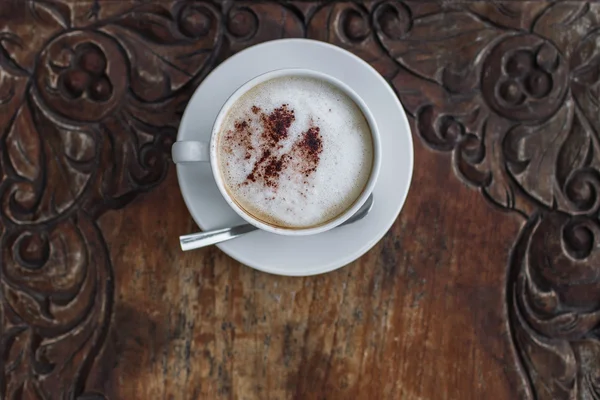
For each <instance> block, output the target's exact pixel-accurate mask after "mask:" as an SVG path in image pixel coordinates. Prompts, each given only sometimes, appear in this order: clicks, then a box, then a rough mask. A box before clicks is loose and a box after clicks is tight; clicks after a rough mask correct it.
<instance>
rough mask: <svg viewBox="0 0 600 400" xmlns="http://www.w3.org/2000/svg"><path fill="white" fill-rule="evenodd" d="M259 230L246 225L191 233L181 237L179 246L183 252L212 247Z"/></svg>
mask: <svg viewBox="0 0 600 400" xmlns="http://www.w3.org/2000/svg"><path fill="white" fill-rule="evenodd" d="M257 229H258V228H257V227H255V226H254V225H250V224H246V225H238V226H234V227H232V228H223V229H217V230H214V231H208V232H199V233H190V234H189V235H183V236H179V244H180V245H181V250H183V251H186V250H193V249H199V248H200V247H205V246H210V245H212V244H217V243H221V242H225V241H227V240H231V239H234V238H236V237H238V236H241V235H243V234H245V233H248V232H252V231H255V230H257Z"/></svg>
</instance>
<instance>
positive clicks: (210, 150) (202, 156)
mask: <svg viewBox="0 0 600 400" xmlns="http://www.w3.org/2000/svg"><path fill="white" fill-rule="evenodd" d="M286 76H289V77H307V78H315V79H320V80H322V81H325V82H328V83H329V84H331V85H333V86H335V87H337V88H338V89H340V90H341V91H342V92H344V93H345V94H346V95H347V96H349V97H350V98H351V99H352V100H353V101H354V102H355V103H356V105H358V107H359V108H360V110H361V111H362V113H363V115H364V116H365V119H366V120H367V123H368V124H369V128H370V129H371V135H372V137H373V166H372V168H371V175H370V176H369V180H368V181H367V184H366V186H365V188H364V190H363V191H362V193H361V194H360V196H359V197H358V198H357V199H356V201H355V202H354V204H352V206H351V207H349V208H348V209H347V210H345V211H344V212H343V213H341V214H340V215H338V216H337V217H335V218H333V219H331V220H329V221H327V222H326V223H324V224H322V225H318V226H314V227H310V228H284V227H280V226H274V225H271V224H268V223H265V222H264V221H261V220H259V219H257V218H255V217H254V216H253V215H252V214H249V213H248V212H246V211H245V210H244V209H242V208H241V207H239V206H238V205H237V203H236V202H235V201H234V200H233V199H232V198H231V196H230V195H229V193H228V192H227V190H226V189H225V184H224V182H223V177H222V176H221V172H220V170H219V169H220V167H219V162H218V160H217V157H218V156H217V153H218V151H217V149H218V146H217V144H218V139H219V132H220V131H221V124H222V123H223V120H224V119H225V117H226V116H227V113H228V112H229V109H230V108H231V106H233V105H234V104H235V102H236V101H237V100H238V99H239V98H240V97H241V96H242V95H243V94H244V93H246V92H247V91H248V90H250V89H252V88H253V87H255V86H257V85H259V84H261V83H263V82H266V81H268V80H271V79H274V78H281V77H286ZM171 154H172V156H173V161H174V162H175V163H195V162H210V165H211V168H212V173H213V176H214V178H215V182H216V183H217V187H218V188H219V191H220V192H221V195H222V196H223V198H224V199H225V201H226V202H227V204H229V206H230V207H231V208H232V209H233V210H234V211H235V212H236V213H237V214H238V215H239V216H240V217H242V218H243V219H245V220H246V221H247V222H248V223H250V224H252V225H254V226H256V227H257V228H259V229H262V230H265V231H268V232H272V233H276V234H279V235H289V236H298V235H313V234H317V233H321V232H325V231H328V230H330V229H333V228H335V227H336V226H338V225H340V224H342V223H343V222H344V221H346V220H347V219H348V218H350V217H351V216H352V215H354V214H355V213H356V212H357V211H358V209H359V208H360V207H361V206H362V205H363V204H364V203H365V201H366V200H367V198H368V197H369V195H370V194H371V192H372V191H373V188H374V187H375V183H376V182H377V177H378V175H379V169H380V166H381V141H380V138H379V131H378V129H377V124H376V123H375V119H374V118H373V115H372V114H371V112H370V111H369V108H368V107H367V105H366V104H365V102H364V101H363V100H362V99H361V98H360V97H359V96H358V95H357V94H356V93H355V92H354V91H353V90H352V89H350V87H348V86H347V85H346V84H344V83H342V82H340V81H339V80H337V79H335V78H333V77H331V76H329V75H326V74H323V73H321V72H316V71H312V70H308V69H295V68H290V69H279V70H276V71H271V72H267V73H265V74H262V75H259V76H257V77H255V78H253V79H251V80H250V81H248V82H246V83H245V84H244V85H242V86H241V87H240V88H239V89H237V90H236V91H235V92H234V93H233V94H232V95H231V96H230V97H229V99H227V101H226V102H225V104H224V105H223V107H221V111H219V114H218V115H217V118H216V119H215V122H214V123H213V127H212V134H211V139H210V142H208V143H207V142H200V141H189V140H185V141H177V142H175V143H174V144H173V147H172V149H171Z"/></svg>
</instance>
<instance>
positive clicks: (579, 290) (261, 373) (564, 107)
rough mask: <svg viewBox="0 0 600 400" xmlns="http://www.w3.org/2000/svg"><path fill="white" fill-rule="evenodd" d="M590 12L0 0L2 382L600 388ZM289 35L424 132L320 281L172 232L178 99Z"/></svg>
mask: <svg viewBox="0 0 600 400" xmlns="http://www.w3.org/2000/svg"><path fill="white" fill-rule="evenodd" d="M599 28H600V4H598V3H593V2H583V1H566V2H557V3H554V2H545V1H535V2H533V1H531V2H508V1H507V2H443V3H434V2H416V1H413V2H411V1H406V2H402V1H394V0H386V1H366V2H358V3H357V2H339V1H326V2H317V1H314V2H311V1H261V2H249V1H171V0H165V1H134V0H125V1H120V2H117V1H94V0H89V1H87V0H84V1H81V0H79V1H66V0H62V1H42V0H39V1H28V2H21V1H16V0H15V1H12V0H7V1H4V2H1V3H0V109H1V111H0V129H1V130H0V132H1V135H2V141H1V142H0V146H1V147H0V155H1V158H0V172H1V173H0V179H1V180H0V199H1V204H0V218H1V219H0V235H1V237H0V240H1V247H0V251H1V253H0V263H1V264H0V267H1V268H0V288H1V289H0V291H1V292H0V294H1V297H0V313H1V314H0V316H1V319H0V321H1V323H0V354H1V357H0V370H1V371H2V374H0V398H2V399H4V398H6V399H55V398H56V399H62V398H68V399H87V400H89V399H94V400H98V399H131V398H136V399H137V398H139V399H162V398H165V399H354V398H357V399H362V398H376V399H411V400H412V399H427V400H429V399H436V400H437V399H461V400H462V399H481V398H494V399H514V398H523V399H541V400H545V399H569V400H571V399H595V398H600V368H599V367H598V365H599V361H598V360H599V358H598V357H599V356H600V352H599V350H598V349H599V341H598V328H597V326H598V322H599V318H600V317H599V316H600V311H599V309H600V308H599V307H600V302H599V300H598V299H599V298H600V297H599V296H600V287H599V286H598V272H597V263H598V261H597V259H598V255H597V254H596V253H597V251H596V250H597V248H598V240H599V237H600V236H599V235H600V224H599V221H598V218H599V209H600V161H599V160H600V158H599V157H598V151H599V150H600V143H599V141H598V140H599V139H598V138H599V137H600V106H599V104H600V101H599V99H600V45H599V43H600V40H599V37H600V36H599V32H600V29H599ZM282 37H309V38H313V39H317V40H323V41H328V42H330V43H334V44H336V45H338V46H341V47H343V48H346V49H348V50H349V51H351V52H353V53H355V54H357V55H358V56H360V57H362V58H363V59H364V60H366V61H367V62H369V63H370V64H371V65H373V66H374V67H375V68H376V69H377V70H378V71H379V72H380V73H381V74H382V75H383V76H384V77H385V78H386V79H387V80H388V81H389V82H390V84H391V85H392V86H393V88H394V89H395V91H396V93H397V94H398V96H399V98H400V99H401V101H402V103H403V106H404V108H405V110H406V112H407V114H408V115H409V117H410V120H411V127H412V131H413V134H414V136H415V138H418V140H416V141H415V174H414V178H413V184H412V187H411V192H410V195H409V198H408V200H407V203H406V205H405V207H404V209H403V211H402V213H401V215H400V217H399V218H398V220H397V221H396V222H395V223H394V225H393V227H392V229H391V230H390V231H389V232H388V234H387V235H386V236H385V237H384V239H383V240H382V241H381V242H380V243H379V244H377V245H376V246H375V247H374V248H373V249H372V250H371V251H370V252H369V253H367V254H366V255H365V256H363V257H362V258H361V259H359V260H357V261H356V262H354V263H352V264H351V265H349V266H347V267H346V268H343V269H341V270H338V271H335V272H333V273H330V274H327V275H323V276H317V277H309V278H285V277H277V276H271V275H267V274H263V273H259V272H256V271H254V270H252V269H250V268H247V267H245V266H242V265H240V264H239V263H237V262H235V261H234V260H232V259H230V258H228V257H227V256H225V255H224V254H223V253H221V252H220V251H218V250H217V249H204V250H201V251H197V252H191V253H185V254H184V253H182V252H180V251H179V249H178V246H177V243H176V237H177V235H178V234H180V233H183V232H191V231H193V230H195V229H197V227H195V226H193V222H192V220H191V218H190V217H189V214H188V212H187V210H186V209H185V206H184V204H183V201H182V199H181V196H180V195H179V193H178V186H177V182H176V178H175V174H174V170H173V168H171V167H170V160H169V151H170V146H171V144H172V142H173V140H174V137H175V134H176V130H177V126H178V123H179V120H180V117H181V113H182V111H183V109H184V108H185V105H186V103H187V101H188V99H189V97H190V96H191V94H192V93H193V91H194V89H195V88H196V87H197V85H198V84H199V83H200V82H201V81H202V79H203V78H204V77H205V76H206V75H207V74H208V73H209V72H210V71H211V70H212V69H213V68H214V67H215V66H216V65H218V63H219V62H221V61H222V60H224V59H226V58H227V57H228V56H230V55H231V54H234V53H235V52H237V51H239V50H242V49H244V48H247V47H249V46H251V45H253V44H256V43H260V42H264V41H267V40H273V39H278V38H282ZM164 210H168V212H165V211H164Z"/></svg>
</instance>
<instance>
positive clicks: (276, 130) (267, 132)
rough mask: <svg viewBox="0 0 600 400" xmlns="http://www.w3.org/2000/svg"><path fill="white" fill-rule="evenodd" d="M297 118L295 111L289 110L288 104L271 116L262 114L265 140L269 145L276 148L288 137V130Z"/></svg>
mask: <svg viewBox="0 0 600 400" xmlns="http://www.w3.org/2000/svg"><path fill="white" fill-rule="evenodd" d="M295 119H296V117H295V116H294V110H290V109H288V106H287V104H282V105H281V107H279V108H276V109H275V110H273V112H272V113H271V114H269V115H266V114H264V113H263V114H262V115H261V120H262V124H263V128H264V131H263V134H262V137H263V139H265V140H267V142H268V144H270V145H272V146H275V145H276V144H277V143H279V142H280V141H281V140H283V139H285V138H286V137H287V135H288V129H290V126H291V125H292V122H294V120H295Z"/></svg>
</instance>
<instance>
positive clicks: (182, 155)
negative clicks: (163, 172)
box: [171, 140, 210, 163]
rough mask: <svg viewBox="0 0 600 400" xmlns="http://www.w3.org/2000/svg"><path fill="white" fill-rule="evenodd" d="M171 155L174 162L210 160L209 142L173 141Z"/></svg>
mask: <svg viewBox="0 0 600 400" xmlns="http://www.w3.org/2000/svg"><path fill="white" fill-rule="evenodd" d="M171 156H172V157H173V162H175V163H185V162H197V161H205V162H206V161H210V151H209V144H208V143H205V142H196V141H186V140H183V141H179V142H175V143H173V147H171Z"/></svg>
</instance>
